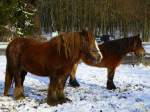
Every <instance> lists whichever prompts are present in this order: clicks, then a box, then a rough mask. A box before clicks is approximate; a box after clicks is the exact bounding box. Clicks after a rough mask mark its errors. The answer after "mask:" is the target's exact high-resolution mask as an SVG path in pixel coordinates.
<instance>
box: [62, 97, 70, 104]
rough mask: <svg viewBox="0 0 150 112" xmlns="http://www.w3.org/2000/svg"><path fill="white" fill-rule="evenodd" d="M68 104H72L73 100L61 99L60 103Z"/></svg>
mask: <svg viewBox="0 0 150 112" xmlns="http://www.w3.org/2000/svg"><path fill="white" fill-rule="evenodd" d="M66 102H69V103H70V102H71V100H70V99H69V98H63V99H60V103H61V104H62V103H66Z"/></svg>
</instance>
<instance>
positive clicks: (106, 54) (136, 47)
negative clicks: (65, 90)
mask: <svg viewBox="0 0 150 112" xmlns="http://www.w3.org/2000/svg"><path fill="white" fill-rule="evenodd" d="M99 49H100V50H101V53H102V55H103V59H102V61H101V62H100V63H97V64H95V65H94V64H91V62H90V60H85V59H84V58H83V59H82V60H83V61H85V62H86V64H89V65H92V66H97V67H106V68H107V72H108V74H107V89H110V90H111V89H116V86H115V84H114V82H113V78H114V74H115V70H116V67H117V66H119V65H120V62H121V60H122V58H123V57H124V56H125V55H126V54H127V53H129V52H134V53H135V55H138V56H139V55H143V54H144V53H145V50H144V48H143V46H142V41H141V39H140V37H139V35H136V36H133V37H129V38H123V39H118V40H112V41H107V42H104V43H103V44H101V45H99ZM77 66H78V64H76V65H74V68H73V70H72V72H71V74H70V81H69V83H70V85H71V86H73V87H78V86H79V83H78V82H77V80H76V78H75V73H76V69H77Z"/></svg>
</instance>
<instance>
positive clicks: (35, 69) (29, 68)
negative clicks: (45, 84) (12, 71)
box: [24, 65, 48, 76]
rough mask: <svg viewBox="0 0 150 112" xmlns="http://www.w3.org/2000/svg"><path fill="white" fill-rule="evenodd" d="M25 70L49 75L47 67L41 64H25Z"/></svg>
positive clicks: (39, 74) (40, 74)
mask: <svg viewBox="0 0 150 112" xmlns="http://www.w3.org/2000/svg"><path fill="white" fill-rule="evenodd" d="M24 70H25V71H27V72H30V73H32V74H35V75H38V76H48V73H47V71H46V69H44V68H43V67H39V66H29V65H28V66H24Z"/></svg>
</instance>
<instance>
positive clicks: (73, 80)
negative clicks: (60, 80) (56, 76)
mask: <svg viewBox="0 0 150 112" xmlns="http://www.w3.org/2000/svg"><path fill="white" fill-rule="evenodd" d="M77 67H78V64H75V65H74V66H73V69H72V71H71V73H70V74H69V76H70V80H69V84H70V86H72V87H79V86H80V84H79V82H78V81H77V79H76V76H75V75H76V71H77Z"/></svg>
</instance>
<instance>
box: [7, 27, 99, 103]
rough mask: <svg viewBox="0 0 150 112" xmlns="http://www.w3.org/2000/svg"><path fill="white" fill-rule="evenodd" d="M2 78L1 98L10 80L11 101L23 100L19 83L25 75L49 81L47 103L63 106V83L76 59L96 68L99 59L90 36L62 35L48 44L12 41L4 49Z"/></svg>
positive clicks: (70, 33)
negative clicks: (3, 86)
mask: <svg viewBox="0 0 150 112" xmlns="http://www.w3.org/2000/svg"><path fill="white" fill-rule="evenodd" d="M6 58H7V66H6V76H5V88H4V95H5V96H7V95H8V92H9V89H10V86H11V84H12V80H14V83H15V90H14V97H15V98H16V99H20V98H23V97H24V92H23V91H24V90H23V82H24V79H25V75H26V74H27V72H31V73H33V74H36V75H37V76H48V77H49V79H50V84H49V89H48V98H47V103H48V104H49V105H56V104H58V103H64V102H66V101H67V100H69V99H67V98H66V97H65V95H64V86H65V82H66V79H67V77H68V75H66V74H69V73H70V72H71V70H72V68H73V66H74V64H75V63H77V62H78V61H79V60H80V58H85V60H86V59H89V60H91V62H92V63H93V64H94V63H95V64H96V63H97V62H99V61H100V60H101V58H102V56H101V54H100V51H99V49H98V46H97V44H96V41H95V38H94V36H93V34H92V33H91V32H87V31H85V30H83V31H82V32H68V33H63V34H62V35H59V36H57V37H55V38H53V39H51V40H50V41H48V42H37V41H35V40H33V39H27V38H16V39H14V40H13V41H12V42H11V43H10V44H9V45H8V47H7V49H6Z"/></svg>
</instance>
